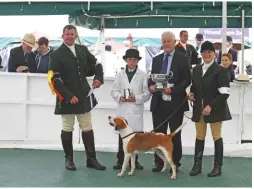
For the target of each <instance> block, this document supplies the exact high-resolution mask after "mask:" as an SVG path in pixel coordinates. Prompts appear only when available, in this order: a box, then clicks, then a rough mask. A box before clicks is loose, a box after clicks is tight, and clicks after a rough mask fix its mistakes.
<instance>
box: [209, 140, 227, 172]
mask: <svg viewBox="0 0 254 189" xmlns="http://www.w3.org/2000/svg"><path fill="white" fill-rule="evenodd" d="M222 164H223V140H222V138H220V139H218V140H216V141H215V142H214V166H213V170H212V171H211V172H210V173H209V174H208V175H207V176H208V177H216V176H219V175H221V167H222Z"/></svg>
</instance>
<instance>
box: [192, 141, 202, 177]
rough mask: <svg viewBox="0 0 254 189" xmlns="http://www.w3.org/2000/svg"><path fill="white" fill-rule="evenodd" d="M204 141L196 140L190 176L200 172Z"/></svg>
mask: <svg viewBox="0 0 254 189" xmlns="http://www.w3.org/2000/svg"><path fill="white" fill-rule="evenodd" d="M204 146H205V141H204V140H199V139H196V144H195V156H194V165H193V167H192V169H191V171H190V176H196V175H198V174H200V173H201V172H202V159H203V152H204Z"/></svg>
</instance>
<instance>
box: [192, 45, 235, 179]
mask: <svg viewBox="0 0 254 189" xmlns="http://www.w3.org/2000/svg"><path fill="white" fill-rule="evenodd" d="M201 56H202V60H203V63H202V64H201V65H198V66H196V67H195V68H193V75H192V85H191V89H190V93H189V95H188V97H189V100H190V101H193V103H194V105H193V111H192V112H193V115H192V121H193V122H195V125H196V142H195V156H194V165H193V168H192V170H191V172H190V176H196V175H198V174H200V173H201V172H202V158H203V152H204V145H205V137H206V130H207V124H208V123H209V125H210V127H211V132H212V136H213V140H214V148H215V150H214V167H213V169H212V171H211V172H210V173H209V174H208V175H207V176H208V177H215V176H219V175H221V168H222V165H223V140H222V136H221V128H222V122H223V121H227V120H231V119H232V117H231V114H230V111H229V107H228V104H227V99H228V97H229V94H230V88H229V86H230V82H229V77H228V71H227V70H226V68H224V67H222V66H220V65H218V64H216V62H215V60H214V59H215V47H214V45H213V44H212V43H211V42H210V41H205V42H204V43H203V44H202V46H201Z"/></svg>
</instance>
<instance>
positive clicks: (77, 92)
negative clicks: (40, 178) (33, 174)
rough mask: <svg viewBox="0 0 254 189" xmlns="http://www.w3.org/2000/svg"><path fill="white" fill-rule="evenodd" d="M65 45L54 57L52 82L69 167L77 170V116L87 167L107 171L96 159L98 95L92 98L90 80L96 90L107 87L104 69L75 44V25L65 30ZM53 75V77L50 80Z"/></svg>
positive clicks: (50, 79) (56, 111) (50, 68)
mask: <svg viewBox="0 0 254 189" xmlns="http://www.w3.org/2000/svg"><path fill="white" fill-rule="evenodd" d="M62 37H63V40H64V43H63V44H62V45H61V46H60V47H59V48H58V49H56V50H55V51H54V52H52V53H51V54H50V60H49V73H48V76H49V78H48V79H49V83H50V86H51V89H52V90H53V91H54V92H55V93H56V94H57V99H56V107H55V114H56V115H61V116H62V132H61V140H62V145H63V149H64V152H65V167H66V168H67V169H68V170H76V166H75V164H74V161H73V144H72V132H73V126H74V121H75V116H76V117H77V120H78V122H79V126H80V129H81V130H82V140H83V143H84V146H85V150H86V156H87V167H89V168H94V169H97V170H105V166H103V165H101V164H100V163H99V162H98V161H97V158H96V152H95V144H94V133H93V128H92V122H91V110H92V109H93V108H94V107H95V106H96V105H97V100H96V99H95V97H94V95H93V94H91V95H88V94H89V91H90V89H91V88H90V85H89V84H88V81H87V79H86V77H88V76H93V75H94V80H93V84H92V86H93V88H99V87H100V86H101V84H103V82H104V81H103V68H102V65H101V64H100V63H98V61H97V59H96V58H95V57H94V56H93V55H92V54H91V53H90V52H89V51H88V49H87V47H85V46H83V45H77V44H75V43H74V42H75V39H76V38H77V30H76V28H75V27H74V26H72V25H67V26H65V27H64V28H63V35H62ZM50 75H51V76H52V77H50Z"/></svg>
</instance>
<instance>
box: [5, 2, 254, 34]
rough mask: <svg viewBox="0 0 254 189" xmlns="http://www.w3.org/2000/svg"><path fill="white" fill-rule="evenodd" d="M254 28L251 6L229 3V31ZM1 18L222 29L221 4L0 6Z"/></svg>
mask: <svg viewBox="0 0 254 189" xmlns="http://www.w3.org/2000/svg"><path fill="white" fill-rule="evenodd" d="M242 10H245V28H251V27H252V3H251V1H246V2H236V1H234V2H233V1H232V2H227V20H228V26H227V27H228V28H241V27H242V18H241V17H242ZM0 15H70V22H72V21H73V20H74V18H76V24H77V25H82V26H86V27H88V28H92V29H94V28H99V27H100V21H101V16H104V17H105V28H221V27H222V2H217V1H204V2H200V1H199V2H181V1H179V2H153V3H151V2H124V1H123V2H103V1H101V2H87V1H86V2H84V1H82V2H59V1H58V2H38V1H37V2H33V1H30V3H28V2H0Z"/></svg>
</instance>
